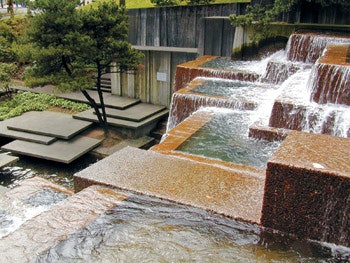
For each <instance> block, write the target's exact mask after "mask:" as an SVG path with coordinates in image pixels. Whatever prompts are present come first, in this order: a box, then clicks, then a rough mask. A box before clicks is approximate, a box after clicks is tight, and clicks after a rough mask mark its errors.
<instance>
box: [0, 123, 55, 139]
mask: <svg viewBox="0 0 350 263" xmlns="http://www.w3.org/2000/svg"><path fill="white" fill-rule="evenodd" d="M17 122H18V119H17V117H15V118H11V119H8V120H4V121H2V122H0V136H2V137H7V138H12V139H19V140H23V141H29V142H36V143H42V144H50V143H53V142H54V141H56V140H57V138H55V137H51V136H45V135H39V134H33V133H30V132H22V131H15V130H10V129H8V128H7V126H11V125H14V124H16V123H17Z"/></svg>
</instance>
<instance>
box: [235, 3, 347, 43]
mask: <svg viewBox="0 0 350 263" xmlns="http://www.w3.org/2000/svg"><path fill="white" fill-rule="evenodd" d="M309 1H311V2H315V3H316V4H320V5H321V6H323V7H328V6H337V7H340V8H342V9H343V10H347V11H348V10H350V1H349V0H309ZM300 2H301V0H275V1H274V4H272V5H266V6H260V5H258V4H256V5H254V6H251V5H250V6H248V7H247V10H246V14H244V15H239V16H237V15H235V14H232V15H231V16H230V19H231V22H232V25H233V26H248V25H249V26H252V27H253V29H254V31H255V34H254V35H253V39H252V41H253V42H258V41H259V40H262V39H265V38H268V37H271V36H272V35H271V31H270V30H269V24H270V23H271V22H274V21H276V20H277V19H278V17H279V16H280V15H281V14H282V13H286V12H289V11H291V10H292V9H293V8H294V7H296V6H298V5H299V4H300Z"/></svg>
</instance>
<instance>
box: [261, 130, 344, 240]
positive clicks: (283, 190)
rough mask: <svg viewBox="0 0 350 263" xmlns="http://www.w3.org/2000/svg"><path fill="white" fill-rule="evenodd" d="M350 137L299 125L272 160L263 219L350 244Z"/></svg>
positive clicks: (267, 224)
mask: <svg viewBox="0 0 350 263" xmlns="http://www.w3.org/2000/svg"><path fill="white" fill-rule="evenodd" d="M349 201H350V140H349V139H346V138H340V137H333V136H328V135H320V134H308V133H302V132H297V131H293V132H292V133H291V134H290V135H289V136H288V137H287V139H286V140H285V141H284V142H283V144H282V145H281V146H280V148H279V149H278V150H277V152H276V153H275V154H274V155H273V156H272V157H271V158H270V160H269V162H268V164H267V176H266V183H265V194H264V201H263V209H262V219H261V223H262V225H263V226H265V227H269V228H273V229H277V230H280V231H283V232H287V233H292V234H295V235H297V236H298V237H301V238H307V239H314V240H319V241H324V242H330V243H335V244H338V245H344V246H347V247H349V246H350V217H349V214H350V202H349Z"/></svg>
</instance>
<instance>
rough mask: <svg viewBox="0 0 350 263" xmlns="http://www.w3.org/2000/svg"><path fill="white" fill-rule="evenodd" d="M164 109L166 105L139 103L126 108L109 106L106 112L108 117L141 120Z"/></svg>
mask: <svg viewBox="0 0 350 263" xmlns="http://www.w3.org/2000/svg"><path fill="white" fill-rule="evenodd" d="M164 109H166V107H165V106H160V105H153V104H148V103H139V104H137V105H135V106H133V107H129V108H127V109H125V110H118V109H112V108H107V109H106V114H107V116H108V117H111V118H115V119H121V120H127V121H136V122H140V121H143V120H145V119H147V118H149V117H151V116H153V115H155V114H157V113H159V112H161V111H163V110H164Z"/></svg>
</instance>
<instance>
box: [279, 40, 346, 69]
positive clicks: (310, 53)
mask: <svg viewBox="0 0 350 263" xmlns="http://www.w3.org/2000/svg"><path fill="white" fill-rule="evenodd" d="M330 43H338V44H339V43H350V38H349V37H336V36H327V35H319V34H315V33H306V34H301V33H296V34H292V35H291V36H290V38H289V40H288V43H287V47H286V53H287V58H288V59H289V60H291V61H299V62H305V63H315V62H316V60H317V59H318V58H319V57H320V56H321V55H322V52H323V50H324V49H325V47H326V46H327V45H328V44H330Z"/></svg>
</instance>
